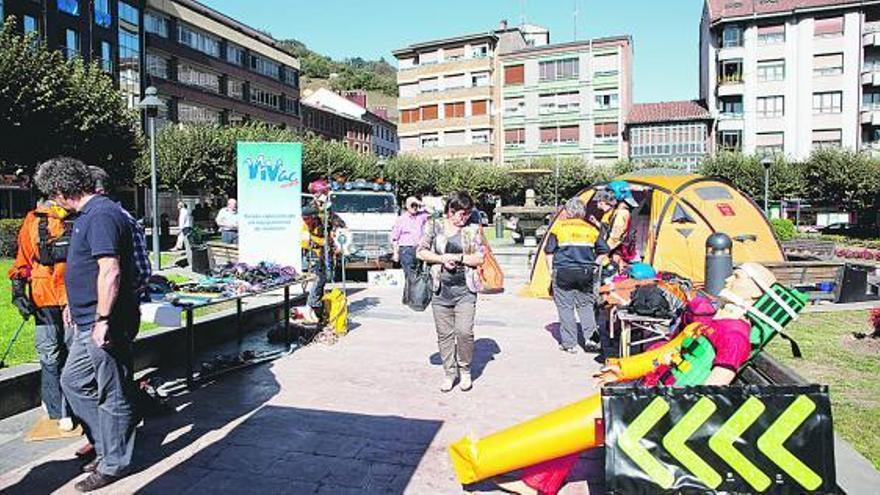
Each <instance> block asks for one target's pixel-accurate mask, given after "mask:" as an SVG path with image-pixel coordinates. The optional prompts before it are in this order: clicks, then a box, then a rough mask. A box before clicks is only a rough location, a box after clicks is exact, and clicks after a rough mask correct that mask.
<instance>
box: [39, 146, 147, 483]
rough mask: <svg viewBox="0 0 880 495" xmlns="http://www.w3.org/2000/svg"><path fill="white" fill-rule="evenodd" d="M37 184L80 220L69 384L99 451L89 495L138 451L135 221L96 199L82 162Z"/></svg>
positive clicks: (53, 163)
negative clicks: (134, 357) (134, 345)
mask: <svg viewBox="0 0 880 495" xmlns="http://www.w3.org/2000/svg"><path fill="white" fill-rule="evenodd" d="M34 179H35V181H36V183H37V186H38V187H39V188H40V189H41V190H42V192H43V193H44V194H46V196H47V197H49V198H52V199H53V200H55V201H56V202H57V203H58V204H59V205H61V206H62V207H64V208H66V209H68V210H71V211H76V212H78V213H79V215H78V217H77V219H76V222H75V223H74V225H73V231H72V233H71V239H70V248H69V251H68V256H67V272H66V274H65V285H66V287H67V298H68V307H67V308H68V309H67V310H66V311H65V319H66V320H68V321H69V322H70V323H71V324H73V325H75V331H74V339H73V344H72V346H71V349H70V356H69V357H68V360H67V364H66V365H65V368H64V371H63V372H62V375H61V385H62V388H63V389H64V392H65V395H66V396H67V397H68V399H69V400H70V405H71V407H72V409H73V411H74V413H75V414H76V416H77V417H78V418H80V420H81V421H82V422H83V424H84V426H85V428H86V431H87V434H88V436H89V440H91V441H92V443H93V444H94V446H95V451H96V454H97V458H96V459H95V461H94V462H91V463H89V464H86V465H85V466H83V470H84V471H86V472H89V473H90V475H89V477H88V478H86V479H84V480H82V481H80V482H79V483H77V484H76V489H77V490H79V491H81V492H89V491H92V490H97V489H99V488H103V487H105V486H107V485H109V484H111V483H113V482H115V481H116V480H118V479H120V478H121V477H122V476H124V475H125V474H126V473H127V470H128V467H129V465H130V464H131V457H132V452H133V450H134V436H135V427H136V423H135V414H134V402H133V398H134V388H133V381H132V373H133V366H132V359H131V357H132V354H131V343H132V340H133V338H134V336H135V334H136V333H137V329H138V326H139V323H140V314H139V309H138V301H137V294H136V290H137V275H136V273H137V270H136V268H135V262H134V255H133V241H132V231H131V222H130V221H129V219H128V216H127V215H126V214H125V212H124V211H123V210H122V207H121V206H119V205H118V204H117V203H115V202H113V201H112V200H110V199H108V198H106V197H104V196H102V195H99V194H95V193H94V190H95V189H94V180H93V178H92V175H91V173H90V171H89V168H88V167H87V166H86V165H85V164H84V163H82V162H80V161H79V160H75V159H72V158H55V159H52V160H49V161H47V162H45V163H43V164H42V165H40V168H39V169H38V170H37V174H36V176H35V177H34Z"/></svg>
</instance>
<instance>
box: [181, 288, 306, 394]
mask: <svg viewBox="0 0 880 495" xmlns="http://www.w3.org/2000/svg"><path fill="white" fill-rule="evenodd" d="M314 280H315V277H314V276H313V275H310V274H305V275H303V276H301V277H299V278H297V279H296V280H291V281H290V282H286V283H283V284H277V285H274V286H272V287H268V288H266V289H264V290H261V291H259V292H244V293H241V294H237V295H235V296H218V297H216V298H210V299H208V298H206V297H203V296H200V295H187V294H186V293H179V294H178V298H176V299H174V300H173V301H172V304H173V305H174V306H176V307H178V308H180V309H181V310H182V311H183V312H184V313H185V314H186V316H185V318H186V324H185V326H184V328H185V329H186V330H185V331H186V383H187V385H189V386H192V385H193V384H194V383H196V382H198V381H199V380H200V379H201V377H200V376H196V374H195V373H194V371H193V368H194V361H195V332H194V331H193V312H194V311H195V310H197V309H201V308H207V307H210V306H216V305H218V304H225V303H229V302H233V301H234V302H235V331H236V334H237V336H238V341H239V343H241V341H242V339H243V338H244V329H243V328H242V301H243V300H244V299H247V298H250V297H256V296H262V295H266V294H268V293H271V292H275V291H277V290H279V289H282V290H283V292H284V330H285V331H289V329H290V288H291V287H293V286H301V287H302V292H303V294H306V293H308V285H309V284H310V283H311V282H313V281H314Z"/></svg>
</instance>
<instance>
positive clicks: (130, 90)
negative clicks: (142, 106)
mask: <svg viewBox="0 0 880 495" xmlns="http://www.w3.org/2000/svg"><path fill="white" fill-rule="evenodd" d="M120 5H122V4H121V3H120ZM140 46H141V43H140V38H139V37H138V34H137V32H132V31H129V30H128V29H126V28H125V27H123V26H120V27H119V87H120V89H121V90H122V91H123V93H125V94H126V95H128V96H129V98H138V99H139V98H140V97H141V74H140V59H141V48H140Z"/></svg>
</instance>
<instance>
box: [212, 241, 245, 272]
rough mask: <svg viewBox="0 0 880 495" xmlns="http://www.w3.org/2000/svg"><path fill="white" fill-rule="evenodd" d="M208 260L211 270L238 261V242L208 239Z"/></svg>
mask: <svg viewBox="0 0 880 495" xmlns="http://www.w3.org/2000/svg"><path fill="white" fill-rule="evenodd" d="M208 262H209V263H210V265H211V270H213V269H214V268H215V267H221V266H225V265H227V264H229V263H238V244H226V243H225V242H222V241H208Z"/></svg>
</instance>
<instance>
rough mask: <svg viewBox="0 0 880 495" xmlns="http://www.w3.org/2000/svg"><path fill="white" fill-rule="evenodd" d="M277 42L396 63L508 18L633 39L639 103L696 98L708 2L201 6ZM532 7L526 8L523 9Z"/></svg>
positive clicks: (553, 32)
mask: <svg viewBox="0 0 880 495" xmlns="http://www.w3.org/2000/svg"><path fill="white" fill-rule="evenodd" d="M201 1H202V2H203V3H205V4H207V5H208V6H210V7H212V8H214V9H217V10H219V11H220V12H223V13H224V14H227V15H229V16H231V17H233V18H235V19H238V20H240V21H242V22H244V23H245V24H247V25H249V26H251V27H254V28H257V29H262V30H265V31H268V32H269V33H271V34H272V36H274V37H275V38H277V39H286V38H296V39H298V40H300V41H302V42H304V43H305V44H306V45H307V46H308V47H309V48H311V49H312V50H315V51H317V52H318V53H321V54H324V55H329V56H331V57H333V58H334V59H341V58H345V57H362V58H364V59H378V58H379V57H385V59H386V60H388V61H390V62H392V63H393V64H395V65H396V62H395V61H394V56H393V55H391V52H392V51H393V50H395V49H397V48H402V47H404V46H406V45H409V44H412V43H417V42H421V41H428V40H432V39H438V38H446V37H451V36H456V35H461V34H469V33H477V32H483V31H489V30H491V29H495V28H496V27H497V26H498V23H499V21H500V20H501V19H507V20H508V22H509V24H510V25H516V24H519V23H520V21H521V19H522V13H523V12H524V13H525V18H526V22H528V23H531V24H538V25H541V26H545V27H547V28H549V29H550V41H551V42H552V43H558V42H567V41H571V40H572V39H573V38H574V30H575V22H574V11H575V5H577V6H578V8H577V10H578V16H577V37H578V39H587V38H588V37H600V36H612V35H624V34H629V35H631V36H632V38H633V51H634V60H633V68H634V74H633V92H634V99H635V102H636V103H643V102H655V101H670V100H688V99H695V98H697V96H698V94H697V93H698V91H699V74H698V68H699V60H698V48H699V26H700V16H701V14H702V9H703V1H704V0H372V1H364V0H318V1H316V0H310V1H302V0H201ZM523 6H524V8H523Z"/></svg>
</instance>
